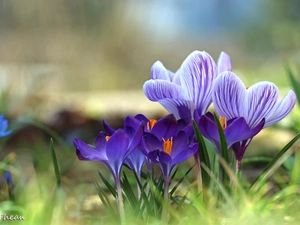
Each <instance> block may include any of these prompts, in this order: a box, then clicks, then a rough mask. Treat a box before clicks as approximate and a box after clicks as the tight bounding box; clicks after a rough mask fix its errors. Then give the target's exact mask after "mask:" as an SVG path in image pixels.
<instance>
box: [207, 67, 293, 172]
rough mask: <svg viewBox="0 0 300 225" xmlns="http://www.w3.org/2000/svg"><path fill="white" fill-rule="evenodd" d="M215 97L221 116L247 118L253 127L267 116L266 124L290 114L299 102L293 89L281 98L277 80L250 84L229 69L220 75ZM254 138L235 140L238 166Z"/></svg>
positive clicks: (213, 95)
mask: <svg viewBox="0 0 300 225" xmlns="http://www.w3.org/2000/svg"><path fill="white" fill-rule="evenodd" d="M212 98H213V104H214V107H215V109H216V112H217V113H218V115H219V116H220V117H221V118H223V119H224V120H227V121H230V120H231V119H235V118H244V120H245V122H246V124H247V125H248V127H249V128H250V130H251V129H257V128H258V127H259V126H260V124H261V123H262V121H263V120H264V121H265V122H264V126H263V128H265V127H268V126H271V125H273V124H275V123H277V122H278V121H280V120H281V119H283V118H284V117H286V116H287V114H288V113H289V112H290V111H291V110H292V108H293V107H294V105H295V103H296V95H295V93H294V91H292V90H290V91H289V92H288V94H287V95H286V96H285V97H284V98H283V100H281V101H279V90H278V88H277V87H276V85H275V84H273V83H271V82H267V81H263V82H258V83H256V84H254V85H252V86H250V87H249V88H247V87H246V86H245V85H244V83H243V82H242V81H241V80H240V78H239V77H238V76H236V75H235V74H234V73H232V72H229V71H227V72H223V73H221V74H220V75H219V76H218V77H217V78H216V80H215V82H214V86H213V94H212ZM251 139H252V138H251V137H249V138H248V139H245V140H242V139H241V140H240V141H238V142H236V143H233V144H232V149H233V151H234V152H235V154H236V157H237V161H238V168H239V167H240V162H241V160H242V157H243V155H244V153H245V151H246V148H247V147H248V145H249V143H250V141H251Z"/></svg>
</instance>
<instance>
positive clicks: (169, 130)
mask: <svg viewBox="0 0 300 225" xmlns="http://www.w3.org/2000/svg"><path fill="white" fill-rule="evenodd" d="M190 126H191V125H190ZM154 129H155V130H154ZM190 134H191V133H190V132H189V128H186V129H182V130H178V123H177V120H176V118H175V117H174V115H173V114H169V115H167V116H165V117H163V118H162V119H160V120H159V121H157V123H156V124H155V127H154V128H153V131H152V133H146V134H145V135H144V136H143V138H142V142H141V145H142V149H143V153H144V154H145V155H146V156H147V157H148V158H149V159H151V160H152V161H153V162H156V163H158V164H159V166H160V168H161V170H162V173H163V175H164V176H165V177H169V176H170V174H171V173H172V171H173V169H174V168H175V166H176V165H177V164H178V163H180V162H183V161H185V160H187V159H188V158H190V157H191V156H192V155H193V154H195V152H196V151H197V149H198V144H197V143H196V142H195V141H194V139H192V140H191V136H190Z"/></svg>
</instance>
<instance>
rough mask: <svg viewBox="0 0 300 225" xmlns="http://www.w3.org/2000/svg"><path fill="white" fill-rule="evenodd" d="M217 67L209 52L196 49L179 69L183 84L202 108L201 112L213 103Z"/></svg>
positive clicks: (189, 94) (195, 102)
mask: <svg viewBox="0 0 300 225" xmlns="http://www.w3.org/2000/svg"><path fill="white" fill-rule="evenodd" d="M215 67H216V66H215V62H214V60H213V59H212V58H211V56H210V55H209V54H208V53H206V52H199V51H194V52H192V53H191V54H190V55H189V56H188V57H187V58H186V60H185V61H184V62H183V63H182V66H181V68H180V69H179V71H178V73H179V74H180V82H181V86H182V87H183V88H184V89H185V90H186V91H187V92H188V96H189V98H190V99H191V100H192V102H193V103H194V104H195V105H196V108H197V109H200V110H201V112H202V113H201V114H204V113H205V111H206V109H207V107H208V106H209V105H210V103H211V92H212V83H213V80H214V78H215V75H216V72H215Z"/></svg>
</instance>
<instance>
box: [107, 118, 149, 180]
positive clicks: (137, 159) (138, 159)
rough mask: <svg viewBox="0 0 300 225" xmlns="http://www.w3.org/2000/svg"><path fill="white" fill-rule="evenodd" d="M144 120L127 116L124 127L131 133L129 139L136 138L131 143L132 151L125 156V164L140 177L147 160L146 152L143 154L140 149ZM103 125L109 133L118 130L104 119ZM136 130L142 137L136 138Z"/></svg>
mask: <svg viewBox="0 0 300 225" xmlns="http://www.w3.org/2000/svg"><path fill="white" fill-rule="evenodd" d="M144 117H145V116H144ZM145 118H146V117H145ZM142 122H143V121H142V120H139V119H137V118H135V117H132V116H127V117H126V118H125V119H124V128H123V129H124V130H125V131H126V133H127V134H129V135H128V136H129V139H130V140H134V141H133V142H132V141H131V144H130V145H133V146H130V153H129V154H128V156H127V157H126V158H125V160H124V164H126V165H127V166H128V167H129V168H130V169H131V170H132V171H134V172H135V173H136V174H137V176H138V177H140V174H141V171H142V167H143V165H144V163H145V160H146V159H145V156H144V154H142V153H141V151H140V149H139V142H140V138H141V136H142V134H143V129H142ZM103 126H104V129H105V131H106V132H107V133H108V134H109V135H112V134H114V132H115V131H116V130H115V129H114V128H113V127H111V126H109V125H108V123H107V122H106V121H105V120H104V121H103ZM136 131H138V136H139V137H140V138H139V139H137V138H136V136H137V134H136ZM133 147H134V148H133Z"/></svg>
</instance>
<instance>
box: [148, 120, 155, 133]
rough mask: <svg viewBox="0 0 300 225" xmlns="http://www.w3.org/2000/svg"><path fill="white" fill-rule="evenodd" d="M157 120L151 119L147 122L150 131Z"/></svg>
mask: <svg viewBox="0 0 300 225" xmlns="http://www.w3.org/2000/svg"><path fill="white" fill-rule="evenodd" d="M156 122H157V120H149V122H148V123H147V129H148V131H150V130H151V129H152V128H153V127H154V125H155V124H156Z"/></svg>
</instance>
